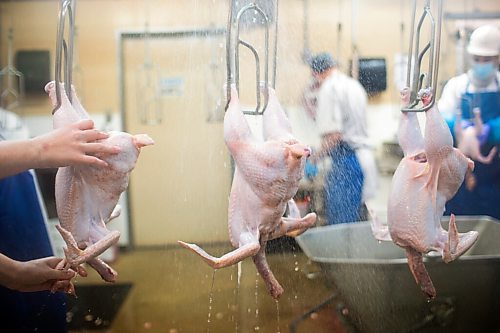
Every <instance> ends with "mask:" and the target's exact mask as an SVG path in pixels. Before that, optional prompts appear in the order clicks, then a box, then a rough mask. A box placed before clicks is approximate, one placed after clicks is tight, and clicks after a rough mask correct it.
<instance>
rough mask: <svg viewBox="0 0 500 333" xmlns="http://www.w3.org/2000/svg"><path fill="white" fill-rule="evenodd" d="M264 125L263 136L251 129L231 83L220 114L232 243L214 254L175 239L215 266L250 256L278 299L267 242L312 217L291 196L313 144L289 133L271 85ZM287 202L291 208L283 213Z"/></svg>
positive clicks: (310, 221) (297, 228) (308, 223)
mask: <svg viewBox="0 0 500 333" xmlns="http://www.w3.org/2000/svg"><path fill="white" fill-rule="evenodd" d="M263 129H264V139H265V141H264V142H262V141H260V140H257V139H256V138H255V137H254V136H253V135H252V132H251V130H250V127H249V126H248V123H247V121H246V119H245V117H244V115H243V112H242V110H241V106H240V102H239V99H238V93H237V91H236V88H235V87H234V86H233V87H232V89H231V102H230V104H229V108H228V110H227V111H226V115H225V117H224V140H225V142H226V145H227V147H228V148H229V151H230V152H231V155H232V156H233V158H234V161H235V163H236V170H235V173H234V178H233V184H232V187H231V194H230V198H229V209H228V224H229V235H230V239H231V244H232V245H233V246H234V247H235V248H236V249H235V250H234V251H232V252H230V253H227V254H225V255H223V256H222V257H220V258H217V257H214V256H211V255H210V254H208V253H206V252H205V251H204V250H203V249H201V248H200V247H199V246H197V245H195V244H188V243H184V242H182V241H179V244H180V245H182V246H184V247H185V248H188V249H190V250H191V251H193V252H195V253H197V254H198V255H199V256H201V257H202V258H203V260H205V261H206V262H207V263H208V264H209V265H210V266H211V267H213V268H216V269H218V268H222V267H227V266H230V265H233V264H236V263H237V262H239V261H241V260H243V259H245V258H247V257H252V258H253V261H254V263H255V265H256V267H257V271H258V272H259V274H260V275H261V276H262V278H263V279H264V281H265V284H266V287H267V289H268V291H269V293H270V294H271V296H272V297H273V298H275V299H278V298H279V297H280V295H281V294H282V293H283V288H282V287H281V285H280V284H279V283H278V281H277V280H276V278H275V277H274V275H273V273H272V272H271V270H270V269H269V265H268V263H267V261H266V255H265V248H266V243H267V241H269V240H271V239H275V238H278V237H281V236H283V235H286V234H292V233H294V232H295V233H300V232H303V231H305V230H306V229H307V228H309V227H311V226H312V225H313V224H314V223H315V221H316V214H315V213H310V214H307V215H306V216H305V217H304V218H300V216H297V215H298V209H297V208H296V206H295V203H294V202H293V199H292V198H293V196H294V195H295V193H296V192H297V189H298V186H299V181H300V179H301V178H302V176H303V173H304V172H303V170H304V164H305V160H306V158H307V157H309V155H310V154H311V149H310V148H309V147H307V146H305V145H303V144H300V143H299V142H298V141H297V140H296V139H295V138H294V137H293V136H292V133H291V126H290V123H289V121H288V118H287V117H286V115H285V113H284V111H283V109H282V108H281V105H280V104H279V102H278V99H277V98H276V95H275V92H274V90H272V89H271V88H269V103H268V106H267V110H266V111H265V112H264V115H263ZM287 204H289V205H290V207H291V208H290V211H291V212H292V213H291V214H289V216H288V217H283V215H284V213H285V210H286V207H287Z"/></svg>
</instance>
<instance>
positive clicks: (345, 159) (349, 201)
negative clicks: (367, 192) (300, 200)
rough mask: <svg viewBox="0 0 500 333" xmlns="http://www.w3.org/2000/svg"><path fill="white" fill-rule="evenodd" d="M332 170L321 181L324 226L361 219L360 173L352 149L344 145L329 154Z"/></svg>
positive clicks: (361, 183) (361, 175)
mask: <svg viewBox="0 0 500 333" xmlns="http://www.w3.org/2000/svg"><path fill="white" fill-rule="evenodd" d="M330 158H331V160H332V168H331V170H330V171H329V172H328V174H327V175H326V179H325V210H326V217H327V224H338V223H348V222H356V221H360V220H361V215H360V213H361V205H362V190H363V181H364V177H363V171H362V169H361V165H360V164H359V161H358V159H357V157H356V154H355V152H354V150H353V149H352V148H351V147H349V146H348V145H347V144H346V143H341V144H339V145H338V146H337V147H336V148H335V149H334V150H332V151H331V152H330Z"/></svg>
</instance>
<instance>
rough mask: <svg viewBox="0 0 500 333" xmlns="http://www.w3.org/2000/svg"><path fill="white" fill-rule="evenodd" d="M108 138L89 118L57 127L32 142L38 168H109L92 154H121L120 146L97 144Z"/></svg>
mask: <svg viewBox="0 0 500 333" xmlns="http://www.w3.org/2000/svg"><path fill="white" fill-rule="evenodd" d="M108 137H109V135H108V134H107V133H105V132H101V131H99V130H97V129H95V128H94V122H93V121H92V120H90V119H86V120H81V121H78V122H76V123H73V124H70V125H68V126H64V127H61V128H58V129H56V130H53V131H51V132H50V133H48V134H45V135H41V136H38V137H36V138H34V139H32V140H33V142H34V143H35V147H36V149H37V154H36V155H37V160H38V163H37V165H38V167H40V168H48V167H60V166H74V165H80V164H84V165H96V166H101V167H106V166H107V165H108V164H107V163H106V162H105V161H103V160H102V159H100V158H98V157H96V156H92V155H96V154H99V156H103V155H108V154H117V153H119V152H120V148H119V147H115V146H109V145H105V144H104V143H101V142H96V141H97V140H102V139H106V138H108Z"/></svg>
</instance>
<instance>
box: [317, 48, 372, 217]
mask: <svg viewBox="0 0 500 333" xmlns="http://www.w3.org/2000/svg"><path fill="white" fill-rule="evenodd" d="M311 70H312V75H313V76H314V78H315V79H316V80H317V81H318V82H319V84H320V87H319V90H318V93H317V105H316V112H315V122H316V128H317V130H318V132H319V134H320V136H321V140H322V142H321V147H320V149H319V150H318V151H315V152H314V153H313V158H312V160H313V161H318V160H319V159H321V158H324V157H327V156H328V157H330V159H331V169H330V170H329V171H328V173H327V175H326V177H325V210H326V217H327V223H328V224H337V223H347V222H354V221H361V220H366V218H367V214H366V213H367V212H366V206H365V201H366V200H368V199H370V198H372V197H373V196H374V195H375V192H376V189H377V179H378V173H377V168H376V165H375V159H374V154H373V150H372V147H371V145H370V143H369V138H368V132H367V125H366V116H365V111H366V105H367V94H366V92H365V90H364V89H363V87H362V86H361V84H360V83H359V82H358V81H357V80H354V79H352V78H350V77H348V76H346V75H345V74H343V73H342V72H340V70H339V69H338V67H337V65H336V63H335V61H334V60H333V58H332V57H331V55H330V54H328V53H320V54H318V55H316V56H314V57H313V59H312V61H311Z"/></svg>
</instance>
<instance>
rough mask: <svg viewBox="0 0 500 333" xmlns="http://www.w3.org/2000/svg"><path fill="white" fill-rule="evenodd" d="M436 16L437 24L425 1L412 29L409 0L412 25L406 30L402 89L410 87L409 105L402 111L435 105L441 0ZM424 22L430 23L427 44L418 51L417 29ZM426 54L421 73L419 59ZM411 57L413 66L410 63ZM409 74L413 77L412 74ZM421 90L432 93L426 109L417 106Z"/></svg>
mask: <svg viewBox="0 0 500 333" xmlns="http://www.w3.org/2000/svg"><path fill="white" fill-rule="evenodd" d="M437 3H438V4H437V7H438V15H437V23H436V20H435V18H434V16H433V15H432V11H431V8H430V7H431V6H430V0H425V5H424V8H423V12H422V15H421V16H420V19H419V22H418V25H417V28H416V29H415V17H416V11H417V0H413V10H412V22H411V29H410V46H409V50H408V68H407V72H406V86H407V87H408V88H410V91H411V95H410V104H409V105H408V106H406V107H404V108H402V109H401V111H403V112H424V111H427V110H429V109H430V108H431V107H432V106H433V105H434V102H435V99H436V92H437V82H438V80H437V79H438V71H439V47H440V41H441V18H442V16H443V15H442V14H443V0H437ZM426 19H428V20H429V21H430V36H429V42H428V43H427V44H426V45H425V46H424V47H423V48H422V49H420V36H421V29H422V26H423V24H424V22H425V20H426ZM427 52H429V54H428V59H429V60H428V72H427V73H421V71H420V68H421V66H422V60H423V57H424V56H425V54H426V53H427ZM412 57H413V63H412ZM412 73H413V75H412ZM422 89H431V90H432V99H431V102H430V103H429V104H428V105H426V106H419V104H420V103H421V96H420V94H419V92H420V91H421V90H422Z"/></svg>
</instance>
